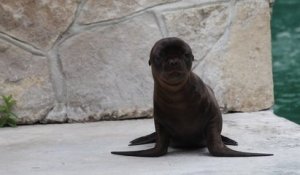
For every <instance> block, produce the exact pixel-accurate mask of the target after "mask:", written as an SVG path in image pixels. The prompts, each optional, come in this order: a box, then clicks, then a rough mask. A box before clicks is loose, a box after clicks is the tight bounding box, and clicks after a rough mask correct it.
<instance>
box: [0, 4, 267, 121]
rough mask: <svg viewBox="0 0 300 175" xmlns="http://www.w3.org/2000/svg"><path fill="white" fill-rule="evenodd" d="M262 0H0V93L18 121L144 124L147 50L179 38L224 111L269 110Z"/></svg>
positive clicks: (148, 100) (149, 86)
mask: <svg viewBox="0 0 300 175" xmlns="http://www.w3.org/2000/svg"><path fill="white" fill-rule="evenodd" d="M269 21H270V2H269V0H124V1H123V0H122V1H117V0H101V1H98V0H43V1H40V0H23V1H19V0H0V94H1V95H8V94H12V95H13V96H14V97H15V99H16V100H17V106H16V113H18V115H19V116H20V119H19V123H38V122H41V123H49V122H77V121H94V120H108V119H124V118H135V117H149V116H151V114H152V111H151V108H152V91H153V81H152V77H151V73H150V68H149V66H148V65H147V60H148V56H149V52H150V49H151V47H152V45H153V44H154V42H155V41H156V40H158V39H160V38H162V37H167V36H177V37H181V38H183V39H184V40H186V41H187V42H188V43H189V44H190V45H191V47H192V49H193V51H194V53H195V58H196V60H195V62H194V65H193V69H194V71H195V72H196V73H197V74H198V75H199V76H201V77H202V78H203V80H204V81H205V82H206V83H208V84H209V85H210V86H211V87H212V88H213V89H214V91H215V93H216V96H217V99H218V101H219V103H220V106H221V108H222V109H223V110H224V112H227V111H257V110H261V109H266V108H269V107H270V106H272V104H273V83H272V70H271V55H270V50H271V48H270V26H269Z"/></svg>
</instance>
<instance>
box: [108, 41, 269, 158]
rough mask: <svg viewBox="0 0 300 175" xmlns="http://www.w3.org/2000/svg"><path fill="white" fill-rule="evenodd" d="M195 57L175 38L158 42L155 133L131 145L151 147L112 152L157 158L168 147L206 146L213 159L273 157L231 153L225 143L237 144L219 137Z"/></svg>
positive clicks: (217, 117)
mask: <svg viewBox="0 0 300 175" xmlns="http://www.w3.org/2000/svg"><path fill="white" fill-rule="evenodd" d="M193 60H194V56H193V54H192V50H191V48H190V46H189V45H188V44H187V43H185V42H184V41H183V40H181V39H179V38H175V37H170V38H164V39H161V40H159V41H157V42H156V43H155V44H154V46H153V48H152V50H151V53H150V60H149V65H151V69H152V75H153V79H154V100H153V105H154V109H153V110H154V111H153V112H154V114H153V115H154V125H155V133H152V134H150V135H147V136H144V137H141V138H138V139H136V140H134V141H132V144H144V143H151V142H155V146H154V148H151V149H147V150H141V151H124V152H111V153H112V154H118V155H125V156H139V157H158V156H162V155H164V154H166V153H167V152H168V147H169V145H170V146H173V147H181V148H186V147H188V148H190V147H193V148H194V147H207V148H208V150H209V152H210V153H211V154H212V155H213V156H220V157H250V156H271V155H272V154H263V153H248V152H239V151H234V150H232V149H230V148H228V147H227V146H226V145H225V144H224V142H225V143H227V144H231V145H236V144H237V143H236V142H235V141H233V140H231V139H229V138H227V137H222V136H221V130H222V115H221V111H220V109H219V105H218V103H217V101H216V98H215V96H214V93H213V91H212V89H211V88H209V87H208V86H207V85H206V84H204V82H203V81H202V80H201V79H200V78H199V77H198V76H197V75H196V74H194V73H193V72H192V71H191V67H192V61H193Z"/></svg>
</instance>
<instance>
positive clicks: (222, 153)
mask: <svg viewBox="0 0 300 175" xmlns="http://www.w3.org/2000/svg"><path fill="white" fill-rule="evenodd" d="M210 153H211V154H212V155H213V156H217V157H257V156H273V154H267V153H251V152H241V151H235V150H232V149H230V148H228V147H226V146H225V145H224V147H222V148H219V149H216V150H210Z"/></svg>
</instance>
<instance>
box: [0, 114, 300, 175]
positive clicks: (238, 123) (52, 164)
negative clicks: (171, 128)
mask: <svg viewBox="0 0 300 175" xmlns="http://www.w3.org/2000/svg"><path fill="white" fill-rule="evenodd" d="M153 130H154V128H153V121H152V119H145V120H127V121H107V122H97V123H86V124H59V125H35V126H21V127H18V128H3V129H0V174H1V175H27V174H28V175H29V174H30V175H36V174H41V175H47V174H51V175H54V174H55V175H58V174H61V175H69V174H70V175H71V174H72V175H74V174H78V175H83V174H97V175H99V174H103V175H104V174H105V175H113V174H120V175H124V174H138V175H140V174H149V175H150V174H151V175H154V174H172V175H175V174H189V175H191V174H220V175H227V174H228V175H232V174H237V175H244V174H251V175H252V174H255V175H258V174H263V175H265V174H270V175H274V174H280V175H282V174H300V158H299V157H300V126H299V125H297V124H294V123H292V122H289V121H287V120H285V119H283V118H279V117H277V116H275V115H273V113H272V112H271V111H265V112H256V113H235V114H226V115H224V129H223V134H224V135H226V136H228V137H230V138H233V139H235V140H236V141H238V142H239V146H238V147H234V149H236V150H242V151H255V152H267V153H274V154H275V155H274V156H273V157H254V158H218V157H212V156H210V155H209V154H208V151H207V149H199V150H192V151H191V150H175V149H169V152H170V153H169V154H168V155H167V156H164V157H160V158H136V157H122V156H116V155H111V154H110V151H112V150H114V151H117V150H137V149H144V148H148V147H151V146H152V145H151V144H150V145H144V146H136V147H128V146H127V144H128V142H129V141H130V140H131V139H133V138H136V137H138V136H142V135H145V134H148V133H150V132H152V131H153Z"/></svg>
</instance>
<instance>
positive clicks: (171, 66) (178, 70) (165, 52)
mask: <svg viewBox="0 0 300 175" xmlns="http://www.w3.org/2000/svg"><path fill="white" fill-rule="evenodd" d="M193 60H194V56H193V53H192V49H191V48H190V46H189V45H188V44H187V43H186V42H184V41H183V40H181V39H179V38H176V37H169V38H163V39H161V40H159V41H157V42H156V43H155V44H154V46H153V48H152V50H151V53H150V59H149V65H151V68H152V74H153V77H154V79H156V80H158V81H160V82H163V83H165V84H168V85H176V84H180V83H182V82H184V81H185V80H186V79H187V77H188V76H189V74H190V72H191V67H192V62H193Z"/></svg>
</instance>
